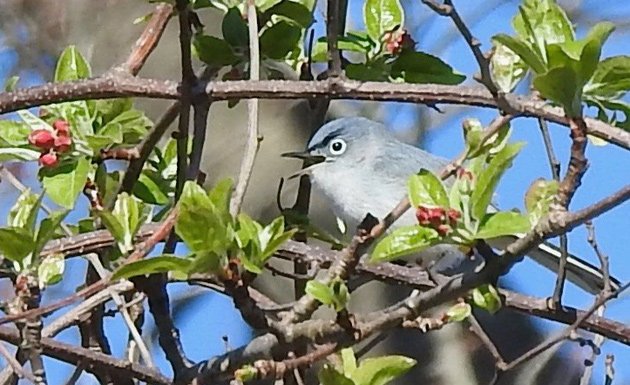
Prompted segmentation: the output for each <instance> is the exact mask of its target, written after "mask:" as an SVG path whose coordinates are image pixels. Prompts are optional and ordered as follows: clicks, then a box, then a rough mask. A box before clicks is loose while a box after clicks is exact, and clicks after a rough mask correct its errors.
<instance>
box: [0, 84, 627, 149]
mask: <svg viewBox="0 0 630 385" xmlns="http://www.w3.org/2000/svg"><path fill="white" fill-rule="evenodd" d="M198 92H202V91H200V90H199V91H198ZM205 92H206V94H207V95H208V96H209V97H211V98H212V100H215V101H216V100H228V99H247V98H259V99H299V98H307V99H311V98H320V97H328V98H331V99H354V100H375V101H399V102H407V103H421V104H428V105H435V104H458V105H468V106H477V107H488V108H498V105H497V102H496V100H495V99H494V98H493V97H492V94H490V93H489V92H488V91H487V90H485V89H484V88H482V87H467V86H447V85H440V84H397V83H384V82H358V81H354V80H347V79H338V78H331V79H328V80H324V81H288V80H261V81H257V82H256V81H250V80H235V81H229V82H219V81H216V82H215V81H213V82H208V83H207V85H206V87H205ZM128 96H135V97H147V98H160V99H179V98H180V97H181V95H180V92H179V88H178V84H177V83H176V82H173V81H168V80H166V81H164V80H156V79H140V78H133V77H122V76H112V75H108V76H103V77H100V78H94V79H87V80H81V81H76V82H65V83H47V84H44V85H41V86H36V87H31V88H23V89H19V90H16V91H14V92H5V93H0V114H3V113H7V112H12V111H17V110H20V109H24V108H29V107H35V106H41V105H47V104H52V103H58V102H66V101H74V100H85V99H109V98H119V97H128ZM505 102H506V104H507V107H509V108H508V109H507V111H506V112H507V113H510V114H513V115H521V116H528V117H541V118H543V119H545V120H547V121H549V122H553V123H558V124H561V125H563V126H569V120H568V119H567V118H566V117H565V115H564V112H563V111H562V109H560V108H557V107H550V106H548V105H547V103H546V102H544V101H541V100H535V99H529V98H526V97H522V96H518V95H515V94H506V95H505ZM501 107H502V108H503V106H501ZM584 120H585V122H586V125H587V130H588V131H587V133H588V134H589V135H593V136H596V137H598V138H601V139H603V140H606V141H608V142H611V143H613V144H616V145H618V146H620V147H623V148H625V149H630V132H628V131H624V130H622V129H621V128H618V127H615V126H612V125H609V124H607V123H604V122H602V121H600V120H597V119H591V118H585V119H584Z"/></svg>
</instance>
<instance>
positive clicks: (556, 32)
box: [512, 0, 575, 47]
mask: <svg viewBox="0 0 630 385" xmlns="http://www.w3.org/2000/svg"><path fill="white" fill-rule="evenodd" d="M512 25H513V27H514V30H516V32H517V33H518V34H519V36H520V37H521V38H522V39H525V40H528V41H530V42H531V43H532V44H534V45H536V46H537V47H544V46H545V44H552V43H562V42H564V41H573V40H575V32H574V31H573V25H572V24H571V21H570V20H569V18H568V17H567V14H566V13H565V12H564V10H563V9H562V8H561V7H560V6H558V4H556V1H555V0H525V1H523V4H522V5H521V6H520V9H519V13H518V14H517V15H516V16H515V17H514V19H513V20H512Z"/></svg>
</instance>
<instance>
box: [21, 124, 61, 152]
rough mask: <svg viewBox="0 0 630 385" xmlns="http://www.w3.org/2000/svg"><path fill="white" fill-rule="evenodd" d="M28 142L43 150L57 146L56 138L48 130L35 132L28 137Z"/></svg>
mask: <svg viewBox="0 0 630 385" xmlns="http://www.w3.org/2000/svg"><path fill="white" fill-rule="evenodd" d="M28 142H29V143H30V144H32V145H33V146H35V147H37V148H39V149H41V150H50V149H51V148H53V146H54V145H55V137H54V136H53V133H52V132H50V131H48V130H44V129H39V130H33V131H32V132H31V133H30V134H29V135H28Z"/></svg>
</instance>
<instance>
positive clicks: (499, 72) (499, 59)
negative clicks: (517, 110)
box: [490, 42, 527, 92]
mask: <svg viewBox="0 0 630 385" xmlns="http://www.w3.org/2000/svg"><path fill="white" fill-rule="evenodd" d="M490 70H491V73H492V79H493V80H494V82H495V83H496V85H497V86H498V87H499V89H500V90H501V91H503V92H512V90H514V88H516V86H517V85H518V83H519V82H520V81H521V80H523V78H524V77H525V75H526V74H527V66H526V65H525V62H523V60H522V59H521V58H520V57H519V56H518V55H517V54H516V53H514V51H512V50H511V49H509V48H508V47H507V46H505V45H503V44H501V43H498V42H494V53H493V54H492V58H491V59H490Z"/></svg>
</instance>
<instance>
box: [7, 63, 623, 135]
mask: <svg viewBox="0 0 630 385" xmlns="http://www.w3.org/2000/svg"><path fill="white" fill-rule="evenodd" d="M628 91H630V56H613V57H610V58H607V59H604V60H602V61H601V62H599V63H598V65H597V68H596V69H595V72H594V73H593V76H592V78H591V80H590V81H589V83H588V84H587V85H586V87H585V88H584V94H585V95H596V96H602V97H612V98H619V97H621V96H623V95H625V93H626V92H628ZM1 122H2V121H0V123H1ZM0 127H1V126H0Z"/></svg>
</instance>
